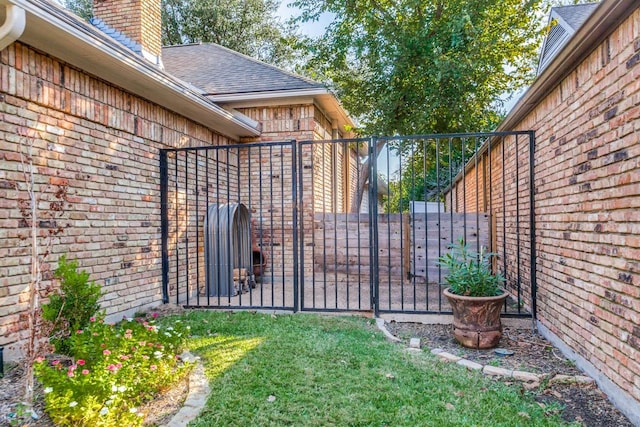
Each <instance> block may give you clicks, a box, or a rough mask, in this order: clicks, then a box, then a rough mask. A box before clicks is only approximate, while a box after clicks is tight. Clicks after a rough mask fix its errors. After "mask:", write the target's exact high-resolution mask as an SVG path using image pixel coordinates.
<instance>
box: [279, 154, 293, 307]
mask: <svg viewBox="0 0 640 427" xmlns="http://www.w3.org/2000/svg"><path fill="white" fill-rule="evenodd" d="M284 148H285V146H284V144H282V145H280V241H281V248H282V262H281V268H282V279H281V283H282V306H283V307H285V306H286V304H285V301H286V284H285V277H286V276H287V274H286V269H285V248H286V245H285V233H284V226H285V224H286V221H285V218H284V212H285V211H284V196H285V192H284V161H285V154H284ZM292 163H295V161H294V162H292ZM294 171H295V165H291V173H292V174H293V173H294ZM292 179H293V177H292ZM292 191H293V192H292V193H291V196H292V198H293V196H294V194H295V188H293V189H292ZM293 212H295V204H294V205H293V206H292V213H293ZM292 222H293V220H292ZM292 225H293V224H292ZM295 238H296V236H295V235H294V236H293V239H294V240H295Z"/></svg>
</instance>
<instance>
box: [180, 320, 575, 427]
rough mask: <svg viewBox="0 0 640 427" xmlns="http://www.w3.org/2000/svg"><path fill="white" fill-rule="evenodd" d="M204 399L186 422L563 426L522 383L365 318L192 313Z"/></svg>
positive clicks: (194, 347)
mask: <svg viewBox="0 0 640 427" xmlns="http://www.w3.org/2000/svg"><path fill="white" fill-rule="evenodd" d="M183 319H184V321H186V322H188V324H189V325H191V328H192V329H191V332H192V334H193V335H194V337H193V338H192V339H191V341H190V344H189V345H190V348H191V349H192V351H193V352H195V353H196V354H198V355H199V356H200V357H201V358H202V361H203V363H204V366H205V369H206V372H207V375H208V376H209V380H210V386H211V390H212V391H211V395H210V396H209V399H208V401H207V404H206V407H205V408H204V409H203V411H202V413H201V415H200V417H199V418H197V419H196V420H195V421H194V422H192V423H191V424H189V425H190V426H207V427H210V426H251V427H253V426H380V427H381V426H438V427H442V426H561V425H566V424H565V423H563V422H562V421H561V419H560V418H559V416H558V415H557V413H558V412H559V408H557V407H556V408H550V407H546V408H542V407H541V406H539V405H538V404H537V403H536V402H534V400H533V398H532V397H531V396H530V395H528V394H527V393H525V392H523V391H522V389H521V387H520V386H506V385H504V384H502V383H500V382H496V381H491V380H490V379H487V378H484V377H483V376H482V375H481V374H479V373H477V372H468V371H466V370H465V369H463V368H461V367H459V366H456V365H451V364H446V363H442V362H439V361H437V360H436V358H435V357H433V356H431V355H430V354H428V353H420V354H410V353H407V352H405V351H404V349H403V346H401V345H397V344H392V343H389V342H388V341H386V340H385V338H384V337H383V335H382V334H381V333H380V332H379V331H378V330H377V329H376V328H375V325H374V324H373V322H372V321H371V320H367V319H362V318H354V317H331V316H326V317H323V316H317V315H305V314H296V315H278V316H272V315H262V314H253V313H247V312H243V313H234V314H231V313H222V312H203V311H193V312H189V313H187V314H185V315H184V316H183Z"/></svg>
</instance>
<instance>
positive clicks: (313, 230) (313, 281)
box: [310, 143, 317, 308]
mask: <svg viewBox="0 0 640 427" xmlns="http://www.w3.org/2000/svg"><path fill="white" fill-rule="evenodd" d="M310 147H311V165H310V167H311V181H310V183H311V259H312V261H311V298H312V300H311V307H313V308H315V307H316V267H315V264H316V261H315V260H316V224H315V223H316V185H315V183H316V167H315V165H316V163H315V162H316V159H315V157H316V147H317V145H316V144H313V143H311V144H310Z"/></svg>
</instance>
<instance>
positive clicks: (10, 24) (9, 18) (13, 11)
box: [0, 4, 26, 50]
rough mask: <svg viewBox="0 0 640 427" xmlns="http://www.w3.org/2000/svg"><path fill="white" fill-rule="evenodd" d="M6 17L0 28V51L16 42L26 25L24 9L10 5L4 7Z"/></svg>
mask: <svg viewBox="0 0 640 427" xmlns="http://www.w3.org/2000/svg"><path fill="white" fill-rule="evenodd" d="M4 8H5V11H6V17H5V20H4V23H3V24H2V26H1V27H0V50H2V49H4V48H5V47H7V46H9V45H10V44H11V43H13V42H15V41H16V40H18V37H20V36H21V35H22V32H23V31H24V27H25V25H26V18H25V13H24V9H22V8H19V7H18V6H15V5H12V4H5V5H4Z"/></svg>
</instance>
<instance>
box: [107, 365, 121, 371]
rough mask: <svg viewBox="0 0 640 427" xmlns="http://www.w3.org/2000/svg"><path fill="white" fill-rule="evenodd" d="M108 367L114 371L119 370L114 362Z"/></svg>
mask: <svg viewBox="0 0 640 427" xmlns="http://www.w3.org/2000/svg"><path fill="white" fill-rule="evenodd" d="M107 369H108V370H109V371H111V372H114V371H117V370H118V368H117V367H116V365H114V364H111V365H109V366H107Z"/></svg>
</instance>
